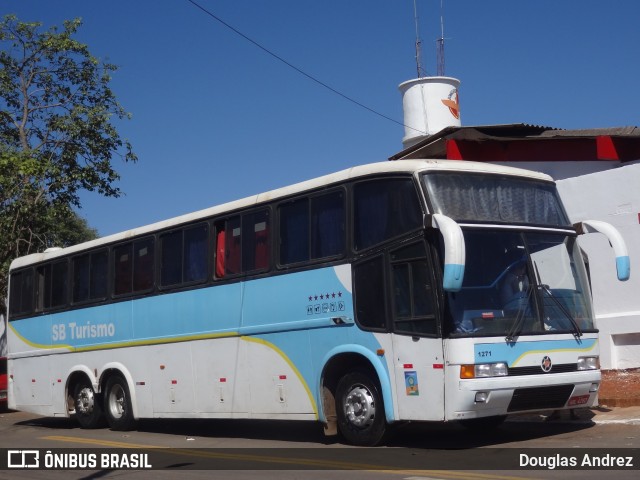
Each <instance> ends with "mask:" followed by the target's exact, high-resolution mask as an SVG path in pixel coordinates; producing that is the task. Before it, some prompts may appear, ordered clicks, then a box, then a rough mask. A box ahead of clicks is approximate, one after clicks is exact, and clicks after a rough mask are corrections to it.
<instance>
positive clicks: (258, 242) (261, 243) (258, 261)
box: [242, 210, 270, 272]
mask: <svg viewBox="0 0 640 480" xmlns="http://www.w3.org/2000/svg"><path fill="white" fill-rule="evenodd" d="M269 256H270V255H269V213H268V211H266V210H262V211H258V212H252V213H247V214H245V215H243V216H242V271H243V272H252V271H255V270H265V269H267V268H269Z"/></svg>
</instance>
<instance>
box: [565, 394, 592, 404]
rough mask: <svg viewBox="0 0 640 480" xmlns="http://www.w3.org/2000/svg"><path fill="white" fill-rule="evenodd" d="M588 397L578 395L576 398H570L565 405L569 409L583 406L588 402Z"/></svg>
mask: <svg viewBox="0 0 640 480" xmlns="http://www.w3.org/2000/svg"><path fill="white" fill-rule="evenodd" d="M589 397H590V395H578V396H577V397H571V398H570V399H569V402H568V403H567V405H568V406H569V407H575V406H576V405H584V404H585V403H587V402H588V401H589Z"/></svg>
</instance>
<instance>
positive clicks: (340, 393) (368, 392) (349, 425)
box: [336, 372, 386, 447]
mask: <svg viewBox="0 0 640 480" xmlns="http://www.w3.org/2000/svg"><path fill="white" fill-rule="evenodd" d="M336 402H337V405H336V413H337V416H338V428H339V429H340V433H341V434H342V436H343V437H344V438H345V440H346V441H347V442H349V443H350V444H352V445H357V446H361V447H372V446H374V445H377V444H378V443H379V442H380V441H381V440H382V437H383V436H384V433H385V429H386V420H385V417H384V407H383V405H382V397H381V396H380V392H379V391H378V387H377V385H376V383H375V382H374V381H373V380H372V379H371V378H370V377H369V375H367V374H365V373H362V372H353V373H349V374H347V375H345V376H343V377H342V378H341V379H340V381H339V382H338V386H337V389H336Z"/></svg>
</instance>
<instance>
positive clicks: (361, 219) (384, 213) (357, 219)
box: [353, 178, 422, 251]
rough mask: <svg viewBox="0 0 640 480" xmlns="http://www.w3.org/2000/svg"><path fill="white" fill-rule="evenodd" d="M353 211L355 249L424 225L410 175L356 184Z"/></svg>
mask: <svg viewBox="0 0 640 480" xmlns="http://www.w3.org/2000/svg"><path fill="white" fill-rule="evenodd" d="M353 214H354V249H355V250H356V251H359V250H363V249H365V248H368V247H372V246H374V245H377V244H380V243H382V242H384V241H385V240H389V239H392V238H395V237H398V236H400V235H403V234H405V233H408V232H411V231H413V230H416V229H418V228H420V227H421V226H422V210H421V208H420V202H419V199H418V195H417V192H416V189H415V187H414V185H413V181H412V180H411V179H410V178H397V179H391V180H374V181H369V182H361V183H357V184H355V186H354V212H353Z"/></svg>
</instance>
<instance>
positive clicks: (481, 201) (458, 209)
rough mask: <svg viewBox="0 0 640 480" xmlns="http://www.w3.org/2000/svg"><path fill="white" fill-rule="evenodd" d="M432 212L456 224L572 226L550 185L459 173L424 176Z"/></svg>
mask: <svg viewBox="0 0 640 480" xmlns="http://www.w3.org/2000/svg"><path fill="white" fill-rule="evenodd" d="M423 182H424V184H425V186H426V188H427V194H428V198H429V201H430V203H431V205H430V206H431V208H432V209H433V213H441V214H443V215H446V216H448V217H450V218H452V219H454V220H455V221H456V222H462V223H478V222H492V223H504V224H519V225H540V226H546V227H556V228H557V227H571V223H570V222H569V218H568V217H567V214H566V213H565V211H564V208H563V207H562V203H561V201H560V197H559V195H558V192H557V190H556V187H555V185H554V184H553V183H551V182H543V181H540V180H533V179H525V178H519V177H509V176H501V175H500V176H499V175H486V174H475V173H459V172H455V173H454V172H437V173H433V172H431V173H427V174H425V175H423Z"/></svg>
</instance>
